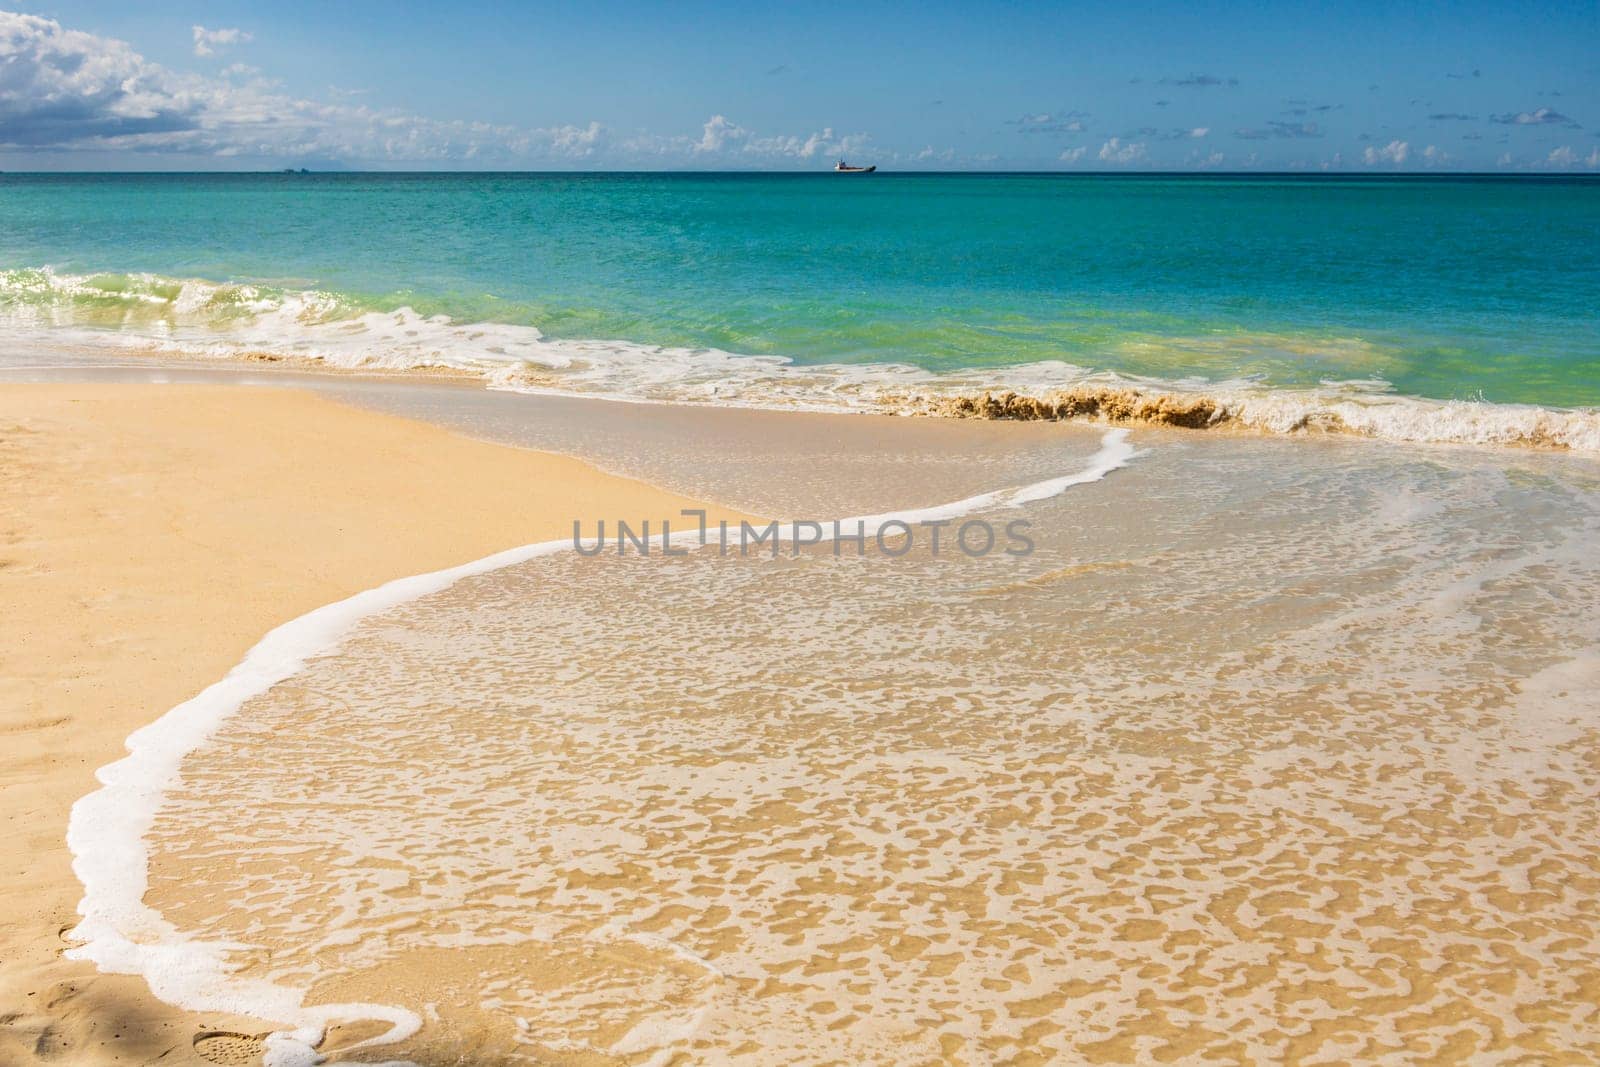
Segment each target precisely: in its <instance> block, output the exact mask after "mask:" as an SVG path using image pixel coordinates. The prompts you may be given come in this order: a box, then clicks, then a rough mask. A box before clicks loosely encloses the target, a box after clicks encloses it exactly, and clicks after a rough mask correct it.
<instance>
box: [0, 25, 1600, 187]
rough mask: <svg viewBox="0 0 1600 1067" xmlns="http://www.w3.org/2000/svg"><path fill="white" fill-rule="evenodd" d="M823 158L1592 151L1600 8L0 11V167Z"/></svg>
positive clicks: (1599, 145)
mask: <svg viewBox="0 0 1600 1067" xmlns="http://www.w3.org/2000/svg"><path fill="white" fill-rule="evenodd" d="M3 3H4V0H0V4H3ZM840 157H845V158H848V159H849V161H850V162H852V163H860V164H868V163H873V164H877V165H878V166H879V167H880V168H883V169H897V170H1113V171H1117V170H1128V171H1138V170H1207V169H1214V170H1225V171H1233V170H1263V171H1274V170H1310V171H1316V170H1330V171H1352V172H1362V171H1366V172H1388V171H1397V170H1398V171H1424V170H1471V171H1496V170H1504V171H1573V172H1595V171H1600V3H1597V2H1595V0H1587V2H1580V3H1511V2H1500V3H1416V4H1406V3H1389V4H1376V3H1373V4H1368V3H1362V2H1359V0H1358V2H1352V3H1346V4H1316V5H1312V4H1293V3H1258V4H1251V3H1235V4H1227V5H1216V4H1207V3H1203V2H1200V0H1192V2H1188V3H1182V4H1159V3H1158V4H1152V5H1148V6H1144V7H1140V8H1138V9H1137V10H1132V9H1131V8H1129V9H1125V10H1118V9H1117V8H1115V7H1113V6H1112V5H1093V6H1091V5H1074V4H1069V3H979V2H969V3H962V4H950V3H942V2H939V0H924V2H921V3H877V2H873V0H855V2H849V3H836V4H807V3H790V4H784V5H782V6H778V5H771V6H770V7H769V6H768V5H762V4H756V3H749V2H746V3H715V2H694V0H685V2H681V3H673V4H661V3H623V2H615V3H613V2H607V0H588V2H583V3H523V4H512V3H504V4H495V3H458V4H452V5H448V6H447V5H438V4H432V5H426V6H424V5H415V6H412V5H407V4H403V3H374V2H369V0H318V2H315V3H311V2H303V0H294V2H287V3H271V4H266V3H239V2H232V0H209V2H206V3H189V2H172V0H151V2H149V3H142V4H138V5H130V4H126V3H117V4H110V3H80V2H56V3H47V4H45V5H43V6H39V7H30V8H26V9H23V10H21V11H0V169H3V170H7V171H23V170H213V169H216V170H259V169H276V168H279V167H288V166H294V167H301V166H304V167H311V168H315V169H350V170H362V169H372V170H385V169H389V170H455V169H461V170H475V169H491V170H635V169H646V170H655V169H662V170H682V169H696V170H818V169H825V168H827V167H829V166H831V165H832V163H833V161H834V160H835V159H838V158H840Z"/></svg>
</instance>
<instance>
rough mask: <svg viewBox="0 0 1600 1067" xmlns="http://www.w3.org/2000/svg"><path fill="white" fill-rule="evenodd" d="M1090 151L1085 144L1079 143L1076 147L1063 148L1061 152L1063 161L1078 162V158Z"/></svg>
mask: <svg viewBox="0 0 1600 1067" xmlns="http://www.w3.org/2000/svg"><path fill="white" fill-rule="evenodd" d="M1088 151H1089V149H1088V148H1086V147H1084V146H1083V145H1079V146H1078V147H1076V148H1067V149H1063V150H1062V152H1061V162H1063V163H1076V162H1078V160H1080V159H1082V158H1083V157H1084V156H1085V155H1086V154H1088Z"/></svg>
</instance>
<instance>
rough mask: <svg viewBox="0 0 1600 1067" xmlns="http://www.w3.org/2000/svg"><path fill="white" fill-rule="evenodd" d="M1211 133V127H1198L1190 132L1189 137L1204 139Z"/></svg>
mask: <svg viewBox="0 0 1600 1067" xmlns="http://www.w3.org/2000/svg"><path fill="white" fill-rule="evenodd" d="M1210 132H1211V127H1210V126H1196V127H1195V128H1194V129H1192V130H1190V131H1189V136H1190V137H1196V138H1198V137H1204V136H1205V135H1206V134H1208V133H1210Z"/></svg>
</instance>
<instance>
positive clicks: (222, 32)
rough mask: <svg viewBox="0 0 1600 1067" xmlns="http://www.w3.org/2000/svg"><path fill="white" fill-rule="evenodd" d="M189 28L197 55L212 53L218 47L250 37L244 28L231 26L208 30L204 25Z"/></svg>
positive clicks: (227, 45)
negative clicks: (191, 31) (192, 33)
mask: <svg viewBox="0 0 1600 1067" xmlns="http://www.w3.org/2000/svg"><path fill="white" fill-rule="evenodd" d="M190 28H191V30H193V32H194V54H195V55H197V56H209V55H213V54H215V52H216V50H217V49H219V48H231V47H232V46H233V45H236V44H244V43H245V42H246V41H248V40H250V39H251V35H250V34H248V33H246V32H245V31H244V30H240V29H235V28H231V27H230V28H227V29H219V30H208V29H206V28H205V27H204V26H193V27H190Z"/></svg>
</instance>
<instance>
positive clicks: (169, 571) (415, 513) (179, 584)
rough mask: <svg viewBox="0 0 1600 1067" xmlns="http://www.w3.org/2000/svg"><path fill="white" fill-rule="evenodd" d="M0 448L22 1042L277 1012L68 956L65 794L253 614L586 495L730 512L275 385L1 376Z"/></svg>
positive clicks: (399, 570) (10, 921)
mask: <svg viewBox="0 0 1600 1067" xmlns="http://www.w3.org/2000/svg"><path fill="white" fill-rule="evenodd" d="M0 456H3V458H4V460H5V463H4V465H3V467H0V479H3V480H4V495H5V496H6V498H7V500H8V502H15V503H16V505H17V506H16V507H15V509H14V510H11V509H8V511H10V514H8V515H6V516H5V530H4V533H5V548H4V559H3V560H0V589H3V590H4V591H5V601H6V602H7V610H6V611H4V612H0V616H3V620H0V650H3V651H0V659H3V661H4V662H3V668H4V669H0V675H4V676H6V677H7V679H8V681H7V682H6V683H5V693H4V695H5V696H6V697H8V699H6V700H5V701H4V704H3V707H4V712H3V714H4V720H3V722H0V730H3V731H4V733H5V735H6V737H7V739H8V753H9V755H8V758H7V759H6V761H5V764H4V766H3V774H4V780H5V782H6V785H7V788H6V791H5V801H4V803H5V808H6V811H5V815H6V820H5V822H6V827H7V829H6V832H7V834H8V835H9V837H10V839H11V851H12V854H13V855H18V856H23V857H26V863H25V865H24V867H23V869H22V870H21V871H20V872H18V873H15V874H13V875H12V876H11V877H10V878H8V879H6V880H5V882H4V883H0V902H3V903H4V905H5V907H4V912H5V916H6V918H5V919H4V920H0V923H3V925H0V936H3V938H4V943H5V945H6V947H7V951H6V954H5V957H4V961H3V963H0V1014H3V1015H4V1016H5V1018H6V1021H5V1023H4V1025H3V1027H0V1050H4V1051H5V1056H6V1058H7V1059H8V1061H13V1062H30V1061H32V1060H39V1061H43V1060H45V1059H49V1058H51V1057H55V1056H60V1055H66V1054H70V1055H71V1056H72V1062H74V1063H84V1064H96V1063H111V1062H122V1063H126V1062H129V1061H130V1060H132V1061H134V1062H145V1061H148V1060H152V1059H155V1058H157V1057H158V1056H159V1057H166V1059H165V1062H193V1063H200V1062H204V1061H203V1060H202V1059H201V1058H200V1057H199V1056H198V1055H197V1054H196V1053H195V1052H194V1051H193V1049H192V1040H193V1038H194V1037H195V1036H196V1034H197V1033H199V1032H200V1031H202V1030H206V1029H211V1028H219V1027H220V1028H222V1029H234V1030H239V1029H243V1031H244V1032H255V1031H259V1030H261V1029H264V1028H265V1027H264V1026H262V1025H261V1024H259V1023H256V1024H252V1023H251V1022H250V1021H249V1020H245V1019H241V1018H238V1017H230V1016H227V1015H225V1014H223V1013H218V1012H211V1013H205V1014H203V1015H196V1014H192V1013H186V1012H181V1011H179V1010H178V1009H175V1008H171V1007H168V1006H167V1005H164V1004H161V1003H159V1002H158V1001H156V1000H155V998H154V997H153V995H151V993H150V992H149V990H148V989H147V988H146V986H145V983H144V980H143V979H142V978H138V977H128V976H120V975H108V974H100V973H98V972H96V971H95V970H94V969H93V968H92V967H90V966H89V965H87V964H83V963H74V962H71V961H68V960H65V959H63V958H62V956H61V954H62V951H63V950H64V949H66V948H67V947H68V946H67V944H66V943H65V942H64V941H63V939H62V935H63V933H64V932H65V931H66V930H67V929H70V928H71V927H72V926H73V925H75V922H76V906H77V903H78V900H79V898H80V896H81V886H80V885H79V883H78V881H77V879H76V878H75V877H74V876H73V873H72V871H71V869H70V866H69V862H70V857H69V854H68V851H67V848H66V840H65V831H66V823H67V815H68V809H69V808H70V806H71V805H72V804H73V803H75V802H76V801H77V800H78V799H79V798H81V797H83V796H84V795H86V794H88V793H90V792H92V791H93V790H94V788H95V780H94V772H95V771H96V770H97V769H98V768H100V767H102V766H104V765H106V764H108V763H111V762H113V761H114V760H116V759H117V758H118V757H119V755H121V754H122V753H123V751H124V749H123V744H124V741H125V739H126V738H127V737H128V735H129V734H131V733H133V732H134V731H135V730H136V729H138V728H140V727H142V726H144V725H146V724H148V723H149V722H151V721H152V720H154V719H156V718H158V717H159V716H160V715H161V714H163V713H164V712H165V711H166V710H167V709H169V708H171V707H174V706H176V705H177V704H179V703H181V702H183V701H184V700H186V699H188V698H190V697H192V696H193V695H194V694H195V693H197V692H199V691H200V690H201V689H203V688H204V687H205V686H207V685H209V684H211V683H212V682H214V681H215V680H216V679H218V678H221V677H222V676H223V675H225V674H226V673H227V672H228V671H229V670H230V669H231V668H232V667H233V666H234V665H235V664H236V663H238V662H239V661H240V659H241V658H242V657H243V656H244V653H245V651H246V650H247V649H249V648H250V647H252V646H253V645H254V644H255V643H256V641H257V640H258V639H259V638H260V636H261V634H263V633H265V632H267V631H268V630H270V629H272V628H273V627H274V626H276V625H278V624H280V623H282V622H284V621H286V620H289V619H294V618H298V617H300V616H302V615H304V614H306V613H307V612H309V611H311V610H313V609H315V608H318V607H321V606H323V605H326V604H329V603H332V602H334V601H337V600H341V599H344V598H345V597H348V596H350V595H352V594H354V593H357V592H360V591H362V590H366V589H370V588H373V587H375V586H378V585H381V584H383V583H384V582H386V581H388V580H391V579H396V578H401V577H405V576H409V575H414V574H418V573H422V572H426V571H432V570H439V569H442V568H444V567H449V566H452V565H458V564H461V563H463V562H465V561H469V560H478V559H481V558H482V557H485V556H489V555H491V554H494V553H496V552H499V551H502V550H505V549H507V548H510V547H513V546H516V545H526V544H532V543H536V542H539V541H547V540H552V539H555V538H559V537H563V536H566V535H567V534H568V533H569V532H570V523H571V521H572V519H573V518H574V517H576V516H578V515H584V514H594V513H604V514H608V515H618V514H620V515H638V516H640V517H643V516H655V515H659V514H662V513H669V514H670V513H672V512H675V511H676V509H678V508H680V507H684V506H706V507H708V508H709V510H710V511H711V513H712V514H713V515H718V514H721V515H728V516H730V517H737V513H734V512H731V511H729V510H728V509H722V508H717V507H715V506H714V505H704V504H701V503H699V502H696V501H692V500H690V499H688V498H686V497H683V496H680V495H677V494H672V493H668V492H665V491H662V490H658V489H655V488H653V487H650V486H648V485H646V484H644V483H642V482H637V481H633V480H630V479H626V478H622V477H618V476H615V475H610V474H604V473H601V472H599V471H597V470H595V469H593V468H592V467H590V466H589V465H587V464H585V463H583V462H581V461H579V460H576V459H572V458H569V457H566V456H559V455H553V454H548V453H538V452H531V451H526V450H522V449H517V448H512V447H507V446H504V445H496V444H488V443H483V442H478V441H473V440H469V439H467V438H463V437H460V436H458V435H455V434H453V433H450V432H449V431H446V430H443V429H439V428H436V427H434V426H432V425H429V424H426V423H422V422H415V421H412V420H408V419H404V418H400V417H397V416H392V415H385V414H380V413H374V412H370V411H365V410H361V409H359V408H355V407H351V406H347V405H344V404H340V403H337V402H335V401H333V400H329V399H326V398H323V397H319V396H315V395H312V394H309V393H304V392H293V391H287V390H282V389H277V388H270V389H263V388H248V389H247V388H240V387H238V386H228V385H221V386H191V385H126V384H117V385H98V384H95V385H83V384H71V385H16V384H9V383H7V384H5V385H3V386H0ZM330 456H337V457H338V461H337V462H334V463H330V462H329V461H328V459H329V457H330ZM508 487H514V491H509V492H508V491H507V489H508ZM290 553H292V555H291V554H290ZM252 1027H253V1028H252Z"/></svg>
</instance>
